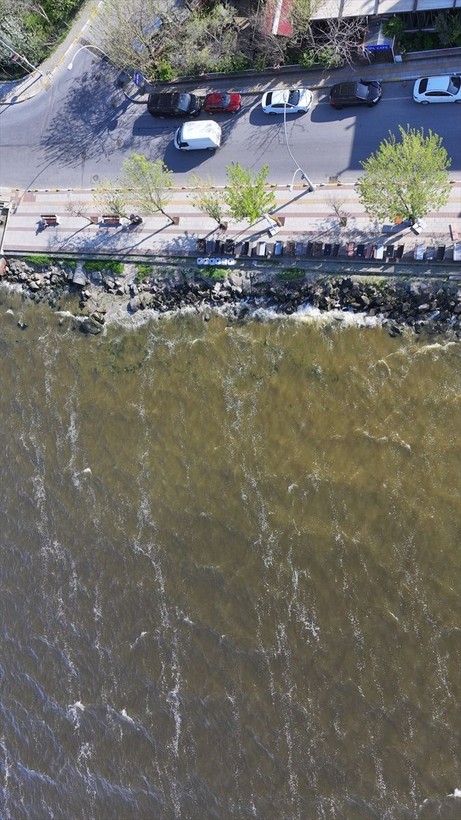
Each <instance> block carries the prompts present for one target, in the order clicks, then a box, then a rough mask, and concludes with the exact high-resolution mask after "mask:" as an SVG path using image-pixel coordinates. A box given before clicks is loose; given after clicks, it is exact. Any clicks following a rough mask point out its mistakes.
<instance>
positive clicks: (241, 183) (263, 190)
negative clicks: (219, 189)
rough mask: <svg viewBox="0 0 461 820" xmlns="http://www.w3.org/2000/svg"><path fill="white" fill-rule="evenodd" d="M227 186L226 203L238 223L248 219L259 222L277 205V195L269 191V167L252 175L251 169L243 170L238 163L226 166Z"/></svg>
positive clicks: (264, 167)
mask: <svg viewBox="0 0 461 820" xmlns="http://www.w3.org/2000/svg"><path fill="white" fill-rule="evenodd" d="M226 172H227V185H226V189H225V193H224V201H225V202H226V204H227V205H228V207H229V211H230V214H231V216H232V217H233V219H236V220H237V221H238V222H240V221H242V220H244V219H247V220H249V222H257V220H258V219H260V218H261V216H262V215H263V214H264V213H266V212H267V211H269V210H270V209H271V208H273V207H274V206H275V204H276V200H275V194H274V192H273V191H272V190H270V189H269V190H267V175H268V173H269V166H268V165H264V166H263V167H262V168H261V170H260V171H259V172H257V173H255V174H254V175H252V173H251V170H250V168H243V166H242V165H239V164H238V163H237V162H233V163H232V165H227V166H226Z"/></svg>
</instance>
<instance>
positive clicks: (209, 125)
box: [174, 120, 222, 151]
mask: <svg viewBox="0 0 461 820" xmlns="http://www.w3.org/2000/svg"><path fill="white" fill-rule="evenodd" d="M221 137H222V131H221V126H220V125H218V123H217V122H216V121H215V120H198V122H185V123H184V125H181V127H180V128H178V130H177V131H176V133H175V135H174V146H175V148H177V149H178V150H179V151H204V150H207V151H215V150H216V148H219V146H220V145H221Z"/></svg>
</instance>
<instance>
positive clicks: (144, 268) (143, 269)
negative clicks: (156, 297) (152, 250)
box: [136, 262, 152, 282]
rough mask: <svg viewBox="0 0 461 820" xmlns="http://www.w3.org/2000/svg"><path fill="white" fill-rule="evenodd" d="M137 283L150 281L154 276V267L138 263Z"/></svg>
mask: <svg viewBox="0 0 461 820" xmlns="http://www.w3.org/2000/svg"><path fill="white" fill-rule="evenodd" d="M136 271H137V273H136V281H137V282H142V281H143V279H148V278H149V276H151V275H152V265H147V264H146V263H145V262H138V264H137V265H136Z"/></svg>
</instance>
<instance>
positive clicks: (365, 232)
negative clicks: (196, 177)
mask: <svg viewBox="0 0 461 820" xmlns="http://www.w3.org/2000/svg"><path fill="white" fill-rule="evenodd" d="M274 191H275V195H276V201H277V205H276V208H275V209H274V211H273V213H274V214H275V215H276V216H277V217H278V218H279V219H280V222H281V223H282V224H281V226H280V228H279V230H278V231H277V233H276V234H275V235H274V236H272V237H271V236H269V233H268V224H267V222H266V221H265V220H264V219H262V220H260V221H259V222H258V223H256V224H254V225H251V226H248V224H246V223H241V224H238V223H233V222H230V223H229V225H228V228H227V230H226V231H222V230H219V229H218V226H217V224H216V222H214V221H213V220H212V219H210V218H209V217H208V216H206V215H204V214H202V213H200V212H199V211H197V210H196V209H195V208H194V207H193V205H192V202H191V201H190V199H189V197H188V192H187V190H186V189H184V188H181V189H174V190H173V191H172V194H171V200H170V202H169V204H168V206H167V208H166V211H167V213H168V215H169V216H171V217H172V219H174V222H175V223H177V224H173V222H172V221H169V220H168V219H167V218H166V217H164V216H163V215H162V214H160V213H159V214H156V215H154V216H148V217H144V219H143V223H142V224H141V225H139V226H130V225H129V224H128V220H122V224H121V225H119V226H113V225H109V224H108V223H104V222H98V211H97V209H96V207H95V205H94V203H93V197H92V192H91V191H26V192H23V193H21V192H20V191H15V192H12V193H11V194H10V196H11V200H10V210H9V215H8V218H7V220H6V225H5V226H4V236H3V243H2V251H3V253H5V254H6V255H10V256H14V255H18V254H28V255H32V254H45V255H47V254H58V255H62V256H65V255H67V254H75V255H78V256H84V255H90V256H92V257H97V256H98V255H101V256H105V257H108V256H109V257H114V256H117V257H120V258H123V259H132V260H134V259H140V258H151V257H155V256H158V257H166V258H171V259H172V260H173V259H178V258H186V259H187V258H195V257H196V256H197V255H199V254H198V253H197V239H199V238H201V239H203V238H205V239H206V240H207V246H206V254H208V255H211V256H215V255H216V253H215V240H216V239H218V240H224V239H227V238H228V239H232V240H233V241H234V242H235V245H236V250H237V253H239V250H241V248H242V245H243V244H244V243H245V242H248V243H250V251H251V247H254V249H255V253H257V252H258V249H259V250H261V251H262V247H260V246H259V243H260V242H265V243H266V247H265V250H266V252H270V250H271V246H273V244H274V243H275V242H276V241H280V242H282V243H283V247H284V254H288V255H292V256H294V258H302V257H303V256H306V253H307V243H309V242H318V243H323V244H326V243H328V244H336V245H339V251H338V256H339V257H343V258H344V257H346V255H348V254H347V250H348V244H349V243H353V246H354V248H356V246H357V245H361V244H363V245H365V246H369V253H370V251H371V247H373V246H378V247H379V246H381V245H384V246H388V245H393V246H394V248H396V247H398V246H400V245H404V251H403V261H413V260H414V258H415V249H416V247H417V246H419V254H420V257H421V258H420V260H419V261H420V262H427V261H428V260H431V259H432V258H433V256H435V255H436V252H437V249H438V248H439V247H440V246H445V262H453V250H454V245H455V241H456V240H457V237H458V236H459V237H460V240H461V181H456V182H455V181H454V182H453V184H452V187H451V196H450V199H449V202H448V203H447V205H446V206H445V207H444V208H443V209H442V210H441V211H439V212H438V213H436V214H433V215H430V216H428V217H427V218H425V219H424V228H423V230H422V231H421V233H419V234H418V235H417V234H416V233H415V232H414V229H412V228H409V227H405V228H404V229H400V228H399V226H391V225H388V226H385V225H382V224H377V223H375V222H372V221H371V220H370V218H369V217H368V216H367V214H366V213H365V211H364V210H363V207H362V206H361V205H360V203H359V201H358V198H357V194H356V191H355V187H354V185H353V184H339V185H338V184H331V185H323V186H319V187H318V188H317V189H316V191H314V192H312V193H309V192H308V189H307V188H306V187H303V186H302V185H295V186H294V190H293V191H292V192H291V191H290V190H289V187H287V186H279V187H277V188H276V189H274ZM6 194H7V192H5V191H4V192H3V197H4V199H6ZM0 198H1V196H0ZM69 207H71V208H72V211H73V214H74V215H73V214H72V213H71V212H70V210H69ZM76 210H77V211H79V212H80V213H84V214H85V216H76V215H75V211H76ZM45 214H49V215H56V216H57V218H58V224H55V225H53V224H50V225H48V226H47V227H45V228H41V226H40V218H41V216H42V215H45ZM340 216H342V217H344V218H345V219H346V224H345V225H341V224H340V218H339V217H340ZM99 218H100V216H99ZM291 243H294V246H293V244H291ZM459 247H460V250H461V246H459ZM273 250H274V248H273V247H272V251H273ZM350 250H351V246H349V252H350ZM200 255H202V256H203V255H204V254H203V252H201V254H200ZM247 255H248V254H247ZM319 255H323V251H320V252H319ZM385 255H386V254H385V251H384V254H383V258H385ZM378 256H379V254H378ZM453 267H454V268H457V267H458V268H459V265H457V263H456V262H454V264H453Z"/></svg>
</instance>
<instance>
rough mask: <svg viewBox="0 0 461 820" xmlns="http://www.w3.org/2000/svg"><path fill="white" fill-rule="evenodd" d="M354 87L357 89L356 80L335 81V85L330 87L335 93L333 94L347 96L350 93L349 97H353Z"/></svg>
mask: <svg viewBox="0 0 461 820" xmlns="http://www.w3.org/2000/svg"><path fill="white" fill-rule="evenodd" d="M356 89H357V82H355V81H354V82H349V83H337V85H334V86H333V88H332V89H331V93H332V94H335V95H336V94H341V95H344V96H349V95H350V96H351V97H353V96H354V95H355V92H356Z"/></svg>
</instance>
